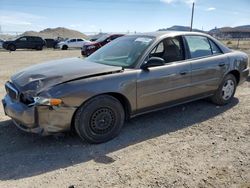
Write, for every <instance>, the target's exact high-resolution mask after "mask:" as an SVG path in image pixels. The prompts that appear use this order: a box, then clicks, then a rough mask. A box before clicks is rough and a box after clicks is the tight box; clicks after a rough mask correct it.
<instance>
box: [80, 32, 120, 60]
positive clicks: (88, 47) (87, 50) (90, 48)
mask: <svg viewBox="0 0 250 188" xmlns="http://www.w3.org/2000/svg"><path fill="white" fill-rule="evenodd" d="M122 36H124V35H123V34H106V35H103V36H102V37H100V38H99V39H97V40H96V41H94V42H91V43H87V44H85V45H84V46H83V47H82V50H81V54H82V55H83V56H89V55H90V54H92V53H93V52H95V51H96V50H98V49H99V48H101V47H102V46H104V45H105V44H107V43H109V42H110V41H112V40H114V39H116V38H119V37H122Z"/></svg>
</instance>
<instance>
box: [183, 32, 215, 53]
mask: <svg viewBox="0 0 250 188" xmlns="http://www.w3.org/2000/svg"><path fill="white" fill-rule="evenodd" d="M185 39H186V41H187V44H188V47H189V51H190V56H191V58H199V57H206V56H210V55H212V49H211V46H210V43H209V41H208V38H207V37H203V36H185Z"/></svg>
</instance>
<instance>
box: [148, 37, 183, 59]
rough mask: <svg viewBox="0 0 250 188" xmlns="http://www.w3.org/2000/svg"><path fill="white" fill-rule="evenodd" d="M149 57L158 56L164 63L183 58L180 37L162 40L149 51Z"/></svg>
mask: <svg viewBox="0 0 250 188" xmlns="http://www.w3.org/2000/svg"><path fill="white" fill-rule="evenodd" d="M150 57H160V58H162V59H164V61H165V63H171V62H175V61H181V60H184V59H185V57H184V50H183V45H182V38H181V37H174V38H166V39H164V40H162V41H161V42H160V43H159V44H158V45H157V46H156V47H155V48H154V49H153V50H152V52H151V53H150Z"/></svg>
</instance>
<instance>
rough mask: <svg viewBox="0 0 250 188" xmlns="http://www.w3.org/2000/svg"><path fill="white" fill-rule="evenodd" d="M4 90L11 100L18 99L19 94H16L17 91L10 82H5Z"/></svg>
mask: <svg viewBox="0 0 250 188" xmlns="http://www.w3.org/2000/svg"><path fill="white" fill-rule="evenodd" d="M5 90H6V92H7V94H8V95H9V96H10V97H11V98H12V99H15V100H18V99H19V92H18V90H17V89H16V87H15V86H14V85H13V84H12V83H11V82H7V83H6V84H5Z"/></svg>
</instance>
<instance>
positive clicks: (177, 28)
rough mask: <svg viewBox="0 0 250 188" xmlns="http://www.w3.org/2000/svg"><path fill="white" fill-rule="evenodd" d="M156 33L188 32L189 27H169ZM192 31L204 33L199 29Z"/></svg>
mask: <svg viewBox="0 0 250 188" xmlns="http://www.w3.org/2000/svg"><path fill="white" fill-rule="evenodd" d="M158 31H190V27H188V26H181V25H174V26H172V27H169V28H163V29H159V30H158ZM193 31H196V32H204V31H202V30H199V29H193Z"/></svg>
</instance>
